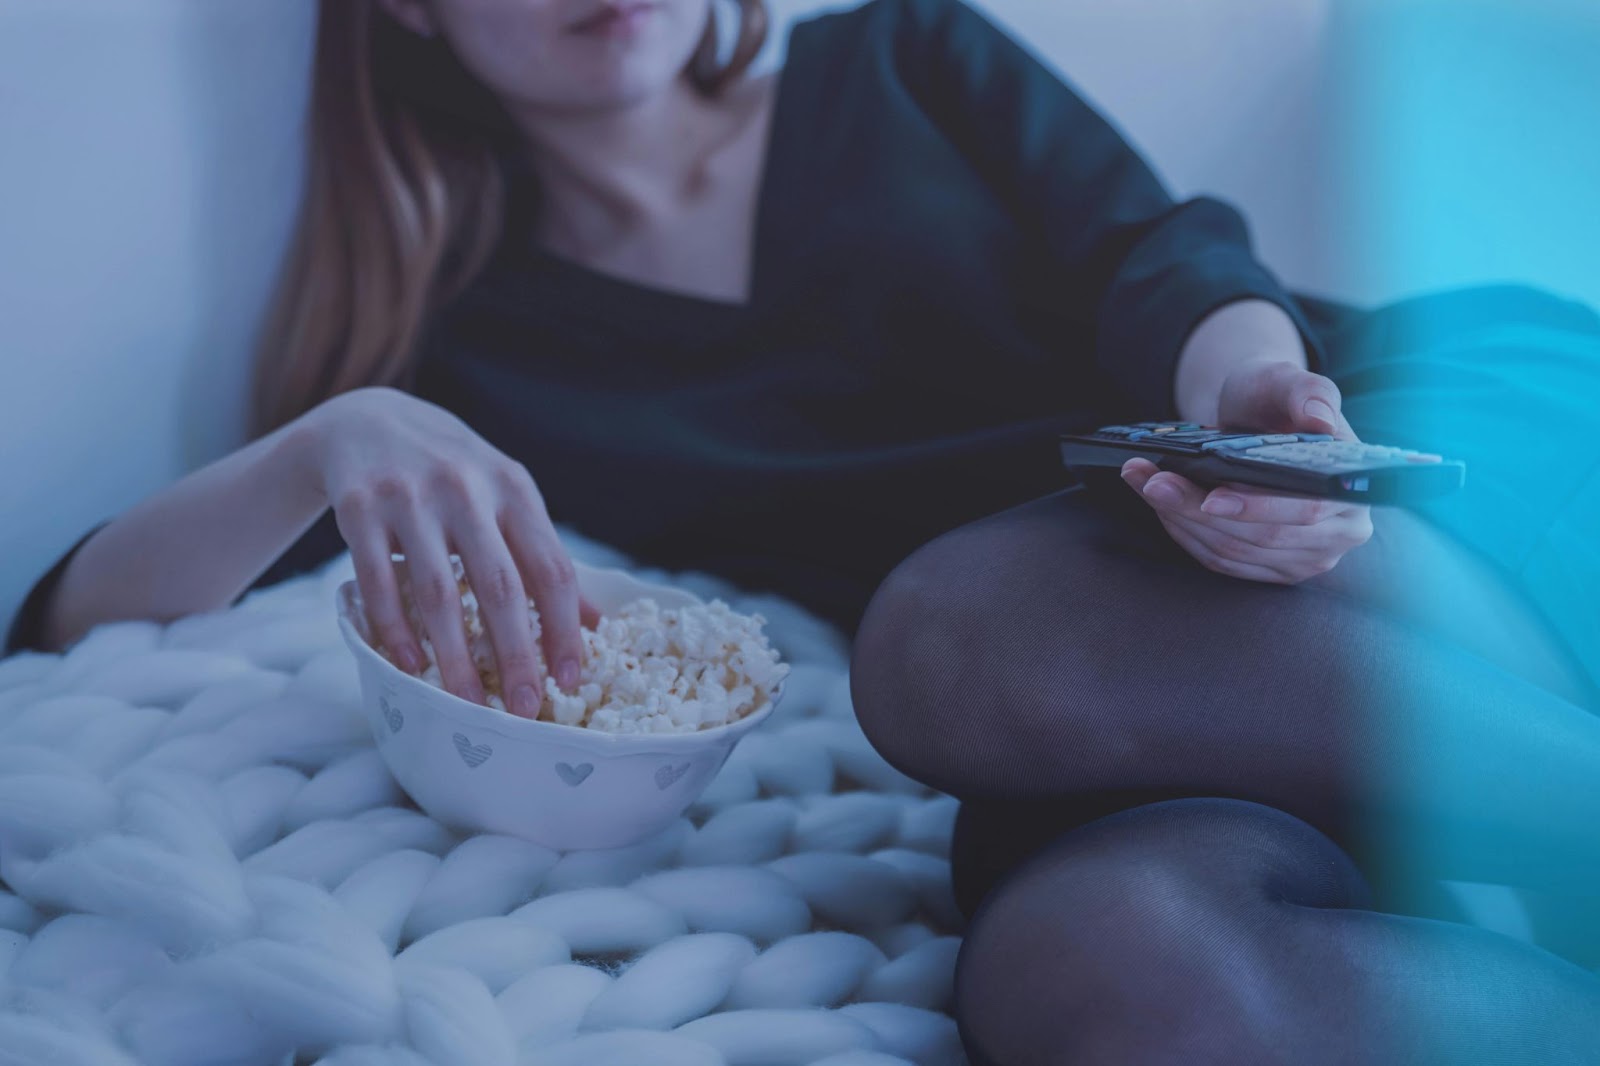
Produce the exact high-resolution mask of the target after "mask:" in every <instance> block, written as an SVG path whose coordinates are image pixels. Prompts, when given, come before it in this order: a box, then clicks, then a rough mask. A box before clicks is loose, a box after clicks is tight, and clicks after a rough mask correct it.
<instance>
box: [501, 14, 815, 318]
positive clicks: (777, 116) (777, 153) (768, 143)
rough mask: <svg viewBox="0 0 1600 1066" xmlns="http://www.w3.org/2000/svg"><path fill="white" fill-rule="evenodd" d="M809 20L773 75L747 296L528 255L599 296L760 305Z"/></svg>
mask: <svg viewBox="0 0 1600 1066" xmlns="http://www.w3.org/2000/svg"><path fill="white" fill-rule="evenodd" d="M803 25H804V23H796V24H794V25H792V26H790V27H789V31H788V35H787V41H786V47H785V56H784V59H783V62H782V64H781V65H780V66H779V67H778V69H777V70H776V71H775V72H774V73H773V75H772V77H773V85H772V101H771V103H770V104H769V105H768V106H769V107H770V108H771V111H770V113H769V114H768V116H767V129H766V133H765V137H764V143H763V144H762V147H761V160H760V166H761V173H760V174H759V175H758V177H757V179H756V181H757V184H756V202H755V211H754V214H753V217H752V220H751V228H750V234H749V241H750V248H749V262H748V270H749V273H750V276H749V281H748V285H747V288H746V292H745V298H744V300H742V301H733V300H723V299H719V298H717V297H712V296H702V295H699V294H697V293H692V292H685V291H681V290H677V289H669V288H665V287H663V286H660V285H651V284H647V283H645V282H640V281H634V280H632V279H630V278H625V277H623V276H621V275H620V274H613V273H611V272H609V271H606V270H600V269H598V268H596V267H592V266H589V265H588V264H586V263H582V262H580V261H578V260H576V259H573V258H571V257H569V256H564V255H561V254H559V253H556V252H552V251H550V250H548V249H547V248H544V247H543V246H541V245H539V244H535V243H531V242H530V243H529V244H528V246H527V254H528V255H529V256H530V257H531V258H532V259H533V260H534V261H536V262H537V263H539V264H541V265H542V266H543V268H544V269H545V270H546V271H550V272H553V273H557V274H560V275H563V276H564V279H565V280H566V281H568V282H570V283H572V284H574V285H578V286H582V287H583V288H586V289H589V290H590V291H591V292H593V293H594V294H595V295H597V296H601V297H604V296H606V295H608V294H609V295H612V296H615V295H617V294H625V295H627V296H629V297H630V298H633V299H643V300H650V301H653V302H655V303H657V304H659V305H660V306H662V307H663V308H669V309H676V310H680V311H697V312H698V311H704V312H707V313H710V314H720V315H725V316H737V315H743V314H747V313H748V312H750V311H751V310H753V309H754V308H756V307H757V306H759V305H760V304H761V303H762V302H763V299H764V297H765V296H766V294H767V290H768V287H769V286H768V283H769V281H770V279H769V274H770V273H771V271H770V269H769V266H768V262H769V259H770V258H771V257H770V255H769V254H768V253H769V252H771V250H772V249H771V248H770V243H771V239H772V236H773V223H774V221H775V219H774V214H773V213H774V211H775V209H776V208H775V204H776V203H777V202H778V201H779V200H780V197H779V196H778V195H777V186H779V185H780V184H781V183H782V181H783V179H784V175H785V174H787V173H788V171H789V170H790V162H789V160H788V158H787V156H788V149H789V141H790V139H791V134H790V132H789V126H790V125H792V119H791V118H790V116H789V111H790V110H791V106H790V101H791V99H792V98H793V96H794V89H793V87H792V86H791V84H790V82H791V81H792V74H793V68H794V63H795V56H796V54H797V50H796V48H795V42H796V41H797V39H798V38H799V37H800V36H801V35H800V34H797V33H796V32H795V31H796V30H798V29H800V28H801V27H802V26H803Z"/></svg>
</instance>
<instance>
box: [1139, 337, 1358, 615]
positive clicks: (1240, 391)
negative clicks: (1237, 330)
mask: <svg viewBox="0 0 1600 1066" xmlns="http://www.w3.org/2000/svg"><path fill="white" fill-rule="evenodd" d="M1340 401H1341V398H1340V395H1339V387H1338V386H1337V385H1335V384H1334V383H1333V382H1332V381H1330V380H1329V379H1328V378H1326V377H1323V376H1322V375H1321V374H1315V373H1312V372H1311V371H1309V370H1306V369H1304V368H1303V367H1300V366H1298V365H1296V364H1294V363H1286V362H1270V361H1261V362H1251V363H1245V364H1242V365H1241V366H1239V367H1238V368H1237V369H1235V370H1234V371H1232V372H1231V373H1230V374H1229V375H1228V377H1227V379H1226V380H1225V381H1224V382H1223V384H1222V392H1221V396H1220V398H1219V400H1218V406H1217V425H1219V426H1221V427H1223V428H1226V429H1236V430H1250V431H1257V432H1270V433H1294V432H1301V433H1328V434H1331V435H1332V436H1334V437H1336V438H1338V439H1340V440H1356V439H1358V438H1357V437H1356V435H1355V432H1354V431H1353V430H1351V428H1350V423H1348V422H1347V421H1345V418H1344V415H1343V414H1342V413H1341V411H1340ZM1122 479H1123V480H1124V481H1126V482H1127V483H1128V485H1129V486H1131V487H1132V489H1133V490H1134V491H1135V492H1137V493H1139V495H1140V497H1141V498H1142V499H1143V500H1144V501H1145V502H1146V503H1148V504H1149V505H1150V506H1151V507H1152V508H1154V509H1155V512H1156V514H1157V516H1158V517H1159V518H1160V519H1161V524H1162V525H1163V526H1165V527H1166V530H1167V533H1168V534H1169V535H1171V537H1172V539H1173V540H1175V541H1177V542H1178V544H1179V545H1180V546H1181V547H1182V548H1183V549H1184V550H1185V551H1187V552H1188V553H1189V554H1190V555H1192V556H1194V557H1195V559H1197V560H1198V561H1199V562H1200V563H1201V564H1202V565H1204V566H1205V567H1206V568H1207V569H1209V570H1214V571H1216V572H1217V573H1219V574H1227V575H1229V576H1230V577H1239V578H1245V579H1246V580H1250V581H1267V582H1272V583H1274V584H1280V585H1293V584H1298V583H1299V582H1301V581H1304V580H1306V579H1307V578H1311V577H1315V576H1316V575H1318V574H1324V573H1327V572H1328V571H1329V570H1332V569H1333V568H1334V567H1335V566H1337V565H1338V563H1339V560H1340V559H1341V558H1343V557H1344V555H1345V553H1346V552H1348V551H1350V550H1351V549H1353V548H1357V547H1360V546H1361V545H1362V544H1365V543H1366V542H1367V540H1368V539H1369V538H1371V536H1372V514H1371V510H1372V509H1371V508H1370V507H1369V506H1367V505H1366V504H1359V503H1346V502H1344V501H1342V500H1324V499H1316V498H1313V497H1310V496H1295V495H1288V494H1285V493H1282V492H1276V491H1270V490H1264V489H1259V488H1253V487H1251V486H1249V485H1237V484H1223V485H1219V486H1217V487H1215V488H1213V489H1210V490H1209V491H1208V490H1206V489H1205V488H1202V487H1201V486H1199V485H1196V484H1195V483H1194V482H1192V481H1190V480H1189V479H1188V478H1186V477H1183V476H1182V475H1179V474H1175V473H1173V472H1171V471H1170V470H1160V468H1158V467H1157V466H1156V465H1155V464H1154V463H1152V462H1150V461H1149V460H1148V459H1129V460H1128V461H1127V462H1126V463H1124V464H1123V466H1122Z"/></svg>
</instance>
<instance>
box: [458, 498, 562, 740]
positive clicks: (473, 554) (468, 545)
mask: <svg viewBox="0 0 1600 1066" xmlns="http://www.w3.org/2000/svg"><path fill="white" fill-rule="evenodd" d="M451 536H452V538H453V539H454V540H455V542H456V546H457V548H458V550H459V551H460V554H461V562H462V565H463V567H464V568H465V569H466V574H467V581H468V583H469V584H471V586H472V593H473V595H474V596H475V597H476V598H477V600H478V617H479V618H480V619H482V621H483V628H484V632H485V633H486V634H487V635H488V637H489V644H490V646H491V647H492V648H493V649H494V661H495V669H496V672H497V673H498V674H499V675H500V693H501V698H502V699H504V700H505V703H506V709H507V710H509V711H510V712H511V713H512V714H514V715H518V716H519V717H522V718H537V717H539V709H540V707H541V706H542V704H543V702H544V668H543V665H542V664H541V663H540V661H539V651H538V645H537V642H536V641H535V639H534V635H533V614H532V612H531V611H529V609H528V593H527V591H526V590H525V588H524V586H523V583H522V575H521V573H520V572H519V569H518V567H517V563H516V560H515V559H514V558H513V557H512V554H511V550H510V548H508V547H507V546H506V542H505V538H504V537H503V536H501V533H500V530H499V528H498V526H497V525H496V524H495V522H494V519H493V517H492V516H491V515H483V516H479V517H477V518H476V520H474V519H473V518H472V517H469V518H468V519H466V520H465V521H463V522H462V523H461V525H459V526H457V527H454V528H453V529H452V530H451Z"/></svg>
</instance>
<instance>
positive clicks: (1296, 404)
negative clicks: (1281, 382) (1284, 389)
mask: <svg viewBox="0 0 1600 1066" xmlns="http://www.w3.org/2000/svg"><path fill="white" fill-rule="evenodd" d="M1288 406H1289V409H1288V410H1287V411H1285V412H1284V414H1285V416H1286V418H1287V420H1288V421H1289V423H1290V424H1291V425H1293V426H1294V427H1295V429H1296V430H1298V431H1300V432H1304V433H1327V434H1329V435H1330V436H1332V437H1334V438H1336V439H1338V440H1355V439H1357V438H1356V434H1355V430H1353V429H1351V428H1350V423H1349V422H1348V421H1346V420H1345V417H1344V411H1343V406H1344V398H1343V397H1342V396H1341V395H1340V394H1339V386H1337V385H1335V384H1334V383H1333V381H1332V380H1331V379H1329V378H1326V377H1324V376H1323V375H1321V374H1315V373H1311V372H1309V371H1308V372H1307V373H1306V374H1305V375H1304V376H1303V377H1301V379H1300V380H1299V381H1298V382H1296V384H1295V386H1294V387H1293V388H1291V389H1289V390H1288Z"/></svg>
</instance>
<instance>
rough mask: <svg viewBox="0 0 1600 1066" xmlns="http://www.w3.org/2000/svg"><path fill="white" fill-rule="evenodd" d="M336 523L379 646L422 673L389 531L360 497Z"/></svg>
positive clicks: (404, 665)
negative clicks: (347, 546) (347, 550)
mask: <svg viewBox="0 0 1600 1066" xmlns="http://www.w3.org/2000/svg"><path fill="white" fill-rule="evenodd" d="M333 517H334V523H335V524H336V525H337V526H338V527H339V533H340V535H341V536H343V537H344V541H345V543H346V544H347V545H349V547H350V560H351V562H352V563H353V564H354V565H355V571H356V588H357V589H358V590H359V591H360V593H361V603H362V607H363V609H364V610H365V612H366V616H367V628H368V630H369V631H370V632H371V634H372V639H373V642H374V644H375V645H376V647H377V648H378V649H380V650H384V651H387V652H388V653H389V656H390V658H391V659H393V660H394V662H395V664H396V665H398V666H399V667H400V669H402V670H404V671H405V672H406V673H408V674H420V673H422V671H423V670H424V669H426V667H427V665H428V660H427V657H426V656H425V655H423V654H422V646H421V645H420V644H419V643H418V642H417V634H415V633H413V632H412V630H411V623H410V622H409V621H408V620H407V619H406V612H405V607H404V604H403V602H402V600H401V596H400V582H399V579H398V576H397V575H396V573H395V567H394V560H393V558H392V553H391V551H390V543H389V532H388V530H387V529H385V528H384V527H383V525H382V524H381V523H380V522H379V520H378V519H377V517H376V515H375V514H374V513H373V512H371V511H369V510H367V509H366V507H365V505H364V503H362V502H360V501H351V502H347V503H346V504H345V505H344V506H343V507H340V508H336V509H335V511H334V516H333Z"/></svg>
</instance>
